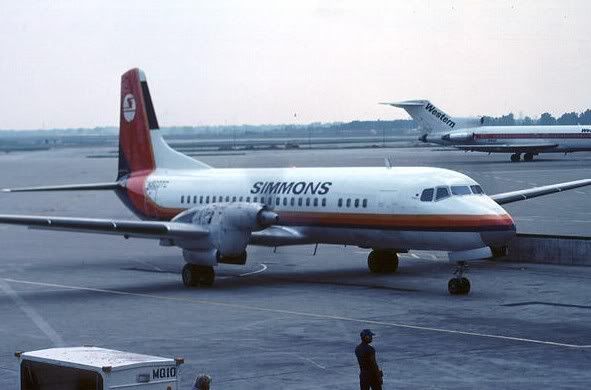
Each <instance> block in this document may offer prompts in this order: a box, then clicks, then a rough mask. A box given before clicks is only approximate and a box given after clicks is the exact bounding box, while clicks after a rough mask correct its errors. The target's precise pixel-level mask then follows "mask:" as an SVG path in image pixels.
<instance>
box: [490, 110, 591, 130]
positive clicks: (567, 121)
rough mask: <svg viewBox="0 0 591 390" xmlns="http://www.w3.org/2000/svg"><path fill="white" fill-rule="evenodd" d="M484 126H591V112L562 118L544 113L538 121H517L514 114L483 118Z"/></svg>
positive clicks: (570, 113)
mask: <svg viewBox="0 0 591 390" xmlns="http://www.w3.org/2000/svg"><path fill="white" fill-rule="evenodd" d="M482 119H483V124H484V125H486V126H516V125H523V126H532V125H591V110H590V109H587V110H585V111H583V112H581V113H580V114H577V113H576V112H574V111H573V112H565V113H564V114H562V115H561V116H560V117H558V118H555V117H554V116H553V115H552V114H550V113H549V112H544V113H543V114H542V115H540V117H539V118H537V119H532V118H531V117H529V116H526V117H525V118H523V119H515V116H514V115H513V113H510V114H507V115H503V116H499V117H491V116H484V117H482Z"/></svg>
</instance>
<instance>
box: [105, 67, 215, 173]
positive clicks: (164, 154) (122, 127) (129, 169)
mask: <svg viewBox="0 0 591 390" xmlns="http://www.w3.org/2000/svg"><path fill="white" fill-rule="evenodd" d="M157 168H163V169H205V168H210V167H209V166H208V165H206V164H204V163H201V162H199V161H197V160H194V159H192V158H191V157H189V156H186V155H184V154H182V153H179V152H177V151H175V150H174V149H172V148H171V147H170V146H168V144H167V143H166V142H165V141H164V139H163V138H162V135H161V133H160V131H159V126H158V119H157V118H156V112H155V110H154V104H153V102H152V97H151V96H150V89H149V88H148V82H147V81H146V76H145V74H144V72H143V71H142V70H140V69H137V68H136V69H131V70H129V71H127V72H125V73H124V74H123V75H122V76H121V113H120V117H119V169H118V173H117V180H119V179H121V178H122V177H125V176H129V175H132V174H135V173H139V174H147V173H149V172H151V171H153V170H155V169H157Z"/></svg>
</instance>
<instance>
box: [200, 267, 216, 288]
mask: <svg viewBox="0 0 591 390" xmlns="http://www.w3.org/2000/svg"><path fill="white" fill-rule="evenodd" d="M200 268H201V270H200V274H201V275H200V276H201V278H200V283H201V285H202V286H205V287H211V286H213V281H214V280H215V271H214V270H213V267H211V266H201V267H200Z"/></svg>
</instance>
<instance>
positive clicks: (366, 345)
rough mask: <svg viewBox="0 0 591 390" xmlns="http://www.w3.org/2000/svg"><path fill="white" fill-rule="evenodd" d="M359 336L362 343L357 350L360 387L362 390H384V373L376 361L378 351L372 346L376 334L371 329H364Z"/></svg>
mask: <svg viewBox="0 0 591 390" xmlns="http://www.w3.org/2000/svg"><path fill="white" fill-rule="evenodd" d="M359 335H360V336H361V343H360V344H359V345H358V346H357V348H355V356H357V362H359V386H360V387H361V390H369V389H372V390H382V382H383V381H382V377H383V373H382V370H380V367H379V366H378V362H377V361H376V350H375V349H374V347H372V346H371V345H370V344H371V342H372V341H373V336H374V333H373V332H372V331H371V330H370V329H363V330H362V331H361V333H360V334H359Z"/></svg>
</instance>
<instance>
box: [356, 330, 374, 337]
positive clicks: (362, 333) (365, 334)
mask: <svg viewBox="0 0 591 390" xmlns="http://www.w3.org/2000/svg"><path fill="white" fill-rule="evenodd" d="M359 335H360V336H361V337H365V336H374V335H375V333H374V332H372V331H371V329H363V330H362V331H361V333H360V334H359Z"/></svg>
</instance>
